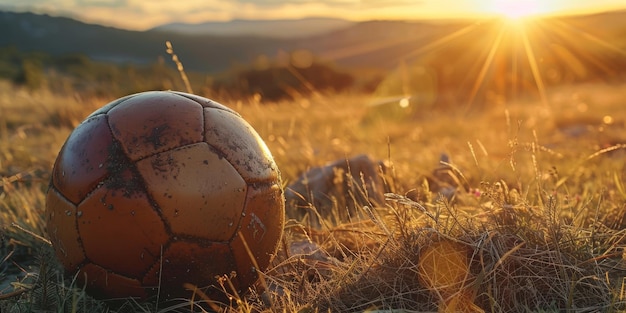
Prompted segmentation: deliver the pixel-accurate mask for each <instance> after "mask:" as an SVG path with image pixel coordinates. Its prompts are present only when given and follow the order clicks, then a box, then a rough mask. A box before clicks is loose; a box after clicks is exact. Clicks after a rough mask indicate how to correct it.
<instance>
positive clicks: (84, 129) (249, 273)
mask: <svg viewBox="0 0 626 313" xmlns="http://www.w3.org/2000/svg"><path fill="white" fill-rule="evenodd" d="M46 214H47V231H48V235H49V237H50V240H51V242H52V244H53V246H54V249H55V252H56V256H57V257H58V259H59V261H60V262H61V264H62V265H63V267H64V268H65V272H66V274H67V275H69V276H74V275H75V276H76V278H77V281H78V284H79V286H83V285H84V286H86V289H87V291H88V292H89V293H91V294H92V295H94V296H95V297H97V298H117V297H140V298H146V297H149V296H151V295H155V294H156V293H157V291H158V292H160V296H161V298H162V299H163V298H173V297H191V296H192V292H193V291H191V290H190V289H193V288H189V287H190V286H197V287H198V288H200V290H202V291H203V292H205V293H207V294H209V295H211V294H215V293H219V290H220V289H221V288H220V286H219V282H218V281H217V280H216V277H217V276H221V275H228V276H229V277H230V279H231V281H232V283H233V284H234V286H235V288H237V289H238V290H237V291H238V292H241V291H245V290H246V289H247V288H248V287H249V286H251V285H252V284H253V283H255V281H256V280H257V278H258V272H259V271H264V270H266V268H267V266H268V265H269V263H270V260H271V259H272V256H273V255H274V254H275V253H276V250H277V247H278V243H279V241H280V238H281V236H282V230H283V223H284V197H283V191H282V189H281V179H280V174H279V171H278V168H277V166H276V163H275V162H274V160H273V158H272V155H271V153H270V151H269V150H268V148H267V146H266V145H265V143H264V142H263V140H262V139H261V138H260V136H259V135H258V134H257V133H256V131H255V130H254V129H253V128H252V127H251V126H250V125H249V124H248V123H247V122H246V121H245V120H244V119H243V118H242V117H241V116H240V115H239V114H237V113H236V112H235V111H233V110H231V109H229V108H228V107H226V106H223V105H221V104H219V103H217V102H214V101H212V100H209V99H206V98H202V97H199V96H195V95H191V94H187V93H182V92H164V91H153V92H144V93H138V94H134V95H130V96H127V97H124V98H121V99H118V100H115V101H113V102H111V103H109V104H107V105H106V106H104V107H102V108H100V109H99V110H97V111H95V112H94V113H92V114H91V115H90V116H89V117H87V119H85V121H83V122H82V123H81V124H80V125H78V126H77V127H76V129H75V130H74V131H73V132H72V133H71V134H70V136H69V138H68V139H67V141H66V142H65V144H64V146H63V148H62V149H61V151H60V152H59V155H58V157H57V159H56V162H55V165H54V169H53V172H52V179H51V183H50V187H49V190H48V193H47V199H46ZM233 273H234V274H235V275H233Z"/></svg>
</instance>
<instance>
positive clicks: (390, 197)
mask: <svg viewBox="0 0 626 313" xmlns="http://www.w3.org/2000/svg"><path fill="white" fill-rule="evenodd" d="M385 200H387V201H392V202H395V203H398V204H401V205H404V206H407V207H410V208H412V209H417V210H418V211H420V212H422V213H423V214H425V215H426V216H428V217H430V218H431V219H432V220H433V221H435V222H436V221H437V218H436V217H435V216H434V215H433V214H432V213H430V212H428V210H426V208H425V207H424V206H423V205H421V204H420V203H418V202H415V201H413V200H411V199H409V198H407V197H405V196H402V195H398V194H395V193H386V194H385Z"/></svg>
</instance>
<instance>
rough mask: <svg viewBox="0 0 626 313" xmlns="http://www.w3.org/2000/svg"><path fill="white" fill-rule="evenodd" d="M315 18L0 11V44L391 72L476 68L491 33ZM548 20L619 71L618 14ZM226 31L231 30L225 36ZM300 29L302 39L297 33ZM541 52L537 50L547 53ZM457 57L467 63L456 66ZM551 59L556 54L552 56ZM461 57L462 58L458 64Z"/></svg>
mask: <svg viewBox="0 0 626 313" xmlns="http://www.w3.org/2000/svg"><path fill="white" fill-rule="evenodd" d="M321 21H322V20H320V19H305V20H299V21H276V22H275V23H273V22H268V21H233V22H231V23H222V24H219V23H218V24H219V25H221V26H220V27H223V28H224V29H222V30H221V35H216V34H204V33H202V31H200V29H202V28H203V25H204V26H207V25H213V26H215V25H218V24H211V23H207V24H199V25H187V26H184V25H178V26H175V25H170V26H163V27H158V28H156V29H152V30H149V31H129V30H123V29H117V28H111V27H105V26H101V25H94V24H86V23H83V22H80V21H77V20H73V19H70V18H65V17H52V16H49V15H38V14H33V13H14V12H2V11H0V47H8V46H14V47H16V48H17V49H19V50H20V51H25V52H28V51H41V52H44V53H48V54H52V55H62V54H70V53H79V54H84V55H86V56H88V57H90V58H92V59H95V60H105V61H113V62H118V63H133V64H151V63H154V62H156V61H157V60H158V58H165V59H168V58H169V55H167V54H166V53H165V41H167V40H169V41H171V42H172V43H173V44H174V49H175V51H176V53H177V54H178V55H179V57H180V59H181V60H182V61H183V63H184V65H185V68H186V69H188V70H195V71H203V72H217V71H222V70H226V69H229V68H232V67H233V65H241V64H250V62H252V61H253V60H254V59H255V58H256V57H258V56H259V55H267V56H269V57H270V58H274V57H275V56H277V55H279V54H280V53H284V52H289V51H293V50H295V49H306V50H309V51H311V52H312V53H313V54H314V55H316V56H317V57H319V58H322V59H325V60H329V61H332V62H334V63H336V64H338V65H341V66H347V67H352V68H379V69H392V68H395V67H397V66H398V64H400V63H402V62H411V61H412V60H413V59H415V58H418V57H422V56H424V54H425V53H430V55H429V57H430V58H431V59H432V60H431V61H429V62H431V63H433V64H438V65H437V66H452V67H453V68H459V70H460V71H463V70H464V69H465V67H467V66H470V65H471V66H473V67H475V66H479V65H477V64H478V63H476V60H470V59H468V58H471V57H476V56H479V55H481V53H485V51H486V50H485V49H486V48H485V47H486V45H490V44H493V42H490V41H489V40H492V39H490V38H491V36H492V35H490V34H491V33H492V32H493V24H489V21H482V22H476V21H454V20H452V21H445V22H441V21H439V22H432V21H410V22H409V21H366V22H358V23H354V22H348V21H344V20H334V19H324V22H323V23H322V24H324V26H319V27H318V28H317V29H318V30H317V31H321V29H326V31H325V32H322V33H317V34H314V35H312V33H311V32H313V31H312V28H311V27H312V26H311V25H312V24H315V23H321ZM555 21H561V22H564V23H560V22H559V23H553V25H552V26H554V27H557V29H555V32H553V33H552V34H544V35H542V34H541V33H539V32H538V33H537V35H539V36H541V38H545V40H551V41H552V42H555V43H558V44H559V45H560V46H562V47H563V48H567V49H569V50H570V51H571V53H570V54H572V56H571V57H576V58H578V59H579V60H580V62H587V63H589V64H590V66H591V67H594V66H596V65H594V62H595V61H594V58H597V57H603V54H602V53H604V54H606V53H610V54H611V56H610V57H612V58H615V59H614V60H612V62H613V64H611V66H610V68H609V69H611V68H612V69H616V70H617V69H622V67H621V65H622V63H624V62H623V61H624V60H626V58H624V52H623V51H626V39H624V38H626V11H618V12H608V13H601V14H595V15H589V16H572V17H562V18H558V19H555ZM259 23H260V24H259ZM282 23H291V25H301V28H297V27H295V26H293V30H294V31H296V30H298V29H300V34H302V36H296V37H289V36H283V35H285V34H286V33H282V35H272V36H270V35H271V34H273V33H274V31H273V30H272V31H270V29H274V28H275V27H278V26H280V25H283V28H289V27H284V24H282ZM242 25H244V26H245V27H244V26H242ZM251 25H255V27H258V28H259V30H261V29H262V27H261V26H260V25H265V26H263V27H265V28H264V29H265V30H263V31H261V33H262V34H263V35H265V36H261V35H252V34H251V33H249V32H245V31H244V29H245V28H246V27H248V28H249V27H250V26H251ZM340 25H343V26H341V27H340ZM227 26H228V27H227ZM177 27H178V28H181V27H182V28H186V27H191V28H192V29H197V31H198V32H199V33H197V34H190V33H188V32H185V33H181V32H180V31H178V30H175V29H176V28H177ZM196 27H197V28H196ZM229 27H231V28H230V29H229V30H227V28H229ZM467 27H469V28H472V29H473V30H474V31H475V32H474V33H473V34H469V35H467V34H465V33H463V31H462V30H464V29H467ZM304 29H306V31H305V30H304ZM459 31H460V33H459ZM566 31H567V32H570V33H571V34H573V35H567V36H570V37H571V39H570V40H568V39H567V37H565V35H561V34H565V32H566ZM227 33H230V34H231V35H228V36H227V35H226V34H227ZM305 33H306V34H308V36H304V35H303V34H305ZM313 33H315V32H313ZM234 34H239V35H237V36H235V35H234ZM244 34H245V35H244ZM455 36H456V37H455ZM285 37H288V38H285ZM603 38H604V39H603ZM451 39H454V40H451ZM574 39H576V40H574ZM602 40H605V41H602ZM577 42H580V44H577ZM443 43H445V45H443ZM551 47H552V46H551V45H549V44H542V45H538V46H536V47H535V49H537V51H535V53H539V52H541V50H542V49H543V50H545V49H548V50H549V49H551ZM594 47H596V48H594ZM590 49H596V51H595V52H593V51H591V50H590ZM602 49H603V50H602ZM548 50H545V51H544V52H545V53H552V54H554V53H553V51H548ZM600 50H602V51H600ZM459 51H462V52H464V53H459ZM471 51H474V54H471V53H469V52H471ZM619 51H621V54H620V52H619ZM431 52H436V53H435V54H432V53H431ZM592 52H593V53H595V56H594V57H591V54H590V53H592ZM460 58H462V59H463V60H464V62H468V63H469V64H470V65H464V66H459V64H458V62H459V59H460ZM554 58H555V59H558V56H555V57H554ZM603 58H604V57H603ZM466 59H468V60H467V61H465V60H466ZM596 63H597V62H596ZM582 66H586V64H582Z"/></svg>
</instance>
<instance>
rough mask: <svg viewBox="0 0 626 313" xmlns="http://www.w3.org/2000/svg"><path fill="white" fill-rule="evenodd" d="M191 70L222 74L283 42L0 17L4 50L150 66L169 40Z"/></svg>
mask: <svg viewBox="0 0 626 313" xmlns="http://www.w3.org/2000/svg"><path fill="white" fill-rule="evenodd" d="M167 40H169V41H171V42H172V43H173V44H174V49H175V50H176V52H177V54H178V55H179V56H180V58H181V60H183V62H184V64H185V66H186V67H187V68H188V69H193V70H198V71H219V70H224V69H227V68H229V67H231V66H232V65H233V64H237V63H247V62H249V61H250V60H252V59H253V58H254V57H256V56H257V55H258V54H262V53H268V54H274V53H275V51H276V49H277V47H280V46H283V45H284V41H282V40H280V39H272V38H260V37H252V36H247V37H223V36H214V35H203V36H190V35H181V34H177V33H171V32H164V31H145V32H140V31H129V30H122V29H117V28H111V27H105V26H101V25H94V24H86V23H83V22H80V21H77V20H74V19H70V18H65V17H52V16H49V15H45V14H44V15H39V14H33V13H13V12H0V47H3V46H4V47H6V46H14V47H16V48H18V49H20V50H21V51H40V52H45V53H49V54H52V55H62V54H70V53H80V54H85V55H87V56H89V57H91V58H93V59H95V60H103V61H113V62H118V63H125V62H127V63H134V64H149V63H153V62H156V61H157V59H158V58H159V57H166V58H167V57H168V55H167V54H166V53H165V41H167Z"/></svg>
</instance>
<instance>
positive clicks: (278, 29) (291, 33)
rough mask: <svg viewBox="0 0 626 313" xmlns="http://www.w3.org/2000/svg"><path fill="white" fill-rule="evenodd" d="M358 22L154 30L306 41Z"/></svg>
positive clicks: (172, 26)
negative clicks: (308, 38) (311, 37)
mask: <svg viewBox="0 0 626 313" xmlns="http://www.w3.org/2000/svg"><path fill="white" fill-rule="evenodd" d="M354 24H355V22H351V21H347V20H344V19H335V18H304V19H295V20H232V21H227V22H205V23H199V24H189V23H171V24H165V25H161V26H158V27H155V28H153V29H152V30H154V31H163V32H172V33H178V34H184V35H217V36H259V37H269V38H302V37H309V36H314V35H320V34H324V33H327V32H330V31H333V30H338V29H341V28H346V27H349V26H352V25H354Z"/></svg>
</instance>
